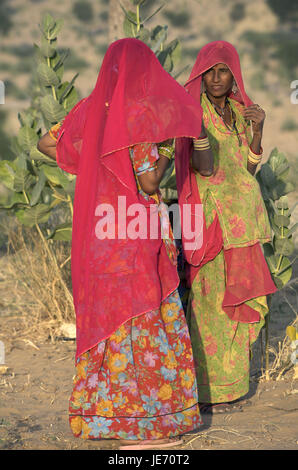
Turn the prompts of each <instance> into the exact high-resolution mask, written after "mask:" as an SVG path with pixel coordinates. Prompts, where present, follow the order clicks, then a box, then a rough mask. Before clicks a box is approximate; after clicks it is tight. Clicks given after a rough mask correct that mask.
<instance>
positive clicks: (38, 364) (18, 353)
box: [0, 311, 298, 450]
mask: <svg viewBox="0 0 298 470" xmlns="http://www.w3.org/2000/svg"><path fill="white" fill-rule="evenodd" d="M0 332H1V333H0V339H1V340H2V341H3V342H4V344H5V352H6V366H7V367H8V370H7V371H6V373H5V374H1V375H0V449H3V450H4V449H6V450H11V449H13V450H29V449H34V450H39V449H40V450H75V449H79V450H85V449H94V450H99V449H110V450H113V449H114V450H115V449H117V442H116V441H84V440H82V439H77V438H75V437H73V436H72V434H71V431H70V428H69V425H68V416H67V410H68V398H69V396H70V393H71V387H72V377H73V374H74V354H75V342H74V341H70V340H68V341H66V340H63V339H60V340H59V339H56V340H55V341H54V342H53V340H51V339H43V340H40V339H39V338H38V336H36V337H34V335H32V334H31V335H30V334H28V332H24V329H23V327H22V322H21V321H20V318H17V317H15V318H14V317H12V316H11V315H10V316H5V315H4V314H3V311H2V315H0ZM24 333H25V334H24ZM254 372H255V371H254V370H253V368H252V378H251V390H250V393H249V395H248V398H249V400H250V403H251V404H250V405H246V406H244V407H243V411H241V412H239V411H238V412H233V413H226V414H215V415H204V426H203V427H202V428H201V429H200V430H199V431H197V432H195V433H193V434H190V435H186V436H184V444H183V445H181V446H180V447H177V449H180V450H182V449H185V450H202V449H204V450H227V449H231V450H236V449H238V450H245V449H248V450H265V449H266V450H273V449H274V450H277V449H282V450H290V449H291V450H294V449H297V444H298V395H297V393H298V382H297V380H294V377H293V369H292V370H290V371H289V372H288V373H286V374H285V375H284V376H282V380H279V381H273V380H270V381H261V382H260V381H259V380H257V379H256V376H254V375H253V374H254ZM157 449H158V447H157Z"/></svg>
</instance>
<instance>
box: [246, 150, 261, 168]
mask: <svg viewBox="0 0 298 470" xmlns="http://www.w3.org/2000/svg"><path fill="white" fill-rule="evenodd" d="M260 152H261V153H260V154H257V153H254V152H253V151H252V150H251V148H250V147H249V150H248V157H247V160H248V162H249V163H251V164H252V165H255V166H256V165H258V164H259V163H260V161H261V160H262V157H263V149H262V147H261V149H260Z"/></svg>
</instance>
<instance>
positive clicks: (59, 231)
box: [47, 222, 72, 241]
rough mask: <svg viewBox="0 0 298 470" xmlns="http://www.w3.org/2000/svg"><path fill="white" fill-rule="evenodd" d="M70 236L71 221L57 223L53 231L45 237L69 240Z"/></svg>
mask: <svg viewBox="0 0 298 470" xmlns="http://www.w3.org/2000/svg"><path fill="white" fill-rule="evenodd" d="M71 237H72V223H71V222H66V223H64V224H61V225H57V227H55V229H54V230H53V232H52V233H51V234H50V235H49V236H48V237H47V238H48V239H49V238H51V239H53V240H63V241H71Z"/></svg>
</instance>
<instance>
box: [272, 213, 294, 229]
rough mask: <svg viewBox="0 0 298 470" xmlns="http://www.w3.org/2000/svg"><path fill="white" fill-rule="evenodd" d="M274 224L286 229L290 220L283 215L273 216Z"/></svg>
mask: <svg viewBox="0 0 298 470" xmlns="http://www.w3.org/2000/svg"><path fill="white" fill-rule="evenodd" d="M273 220H274V223H275V224H276V225H278V227H288V226H289V225H290V223H291V221H290V218H289V217H287V216H285V215H277V214H275V216H274V219H273Z"/></svg>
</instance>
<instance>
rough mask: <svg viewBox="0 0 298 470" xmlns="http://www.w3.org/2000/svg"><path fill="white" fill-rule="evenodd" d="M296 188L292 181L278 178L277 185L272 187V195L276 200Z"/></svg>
mask: <svg viewBox="0 0 298 470" xmlns="http://www.w3.org/2000/svg"><path fill="white" fill-rule="evenodd" d="M294 189H295V188H294V186H293V184H292V183H290V182H288V183H286V182H284V181H282V180H277V182H276V183H275V185H274V186H273V187H272V188H271V197H272V199H273V200H274V201H276V200H277V199H279V198H280V197H282V196H284V195H285V194H288V193H290V192H292V191H293V190H294Z"/></svg>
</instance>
